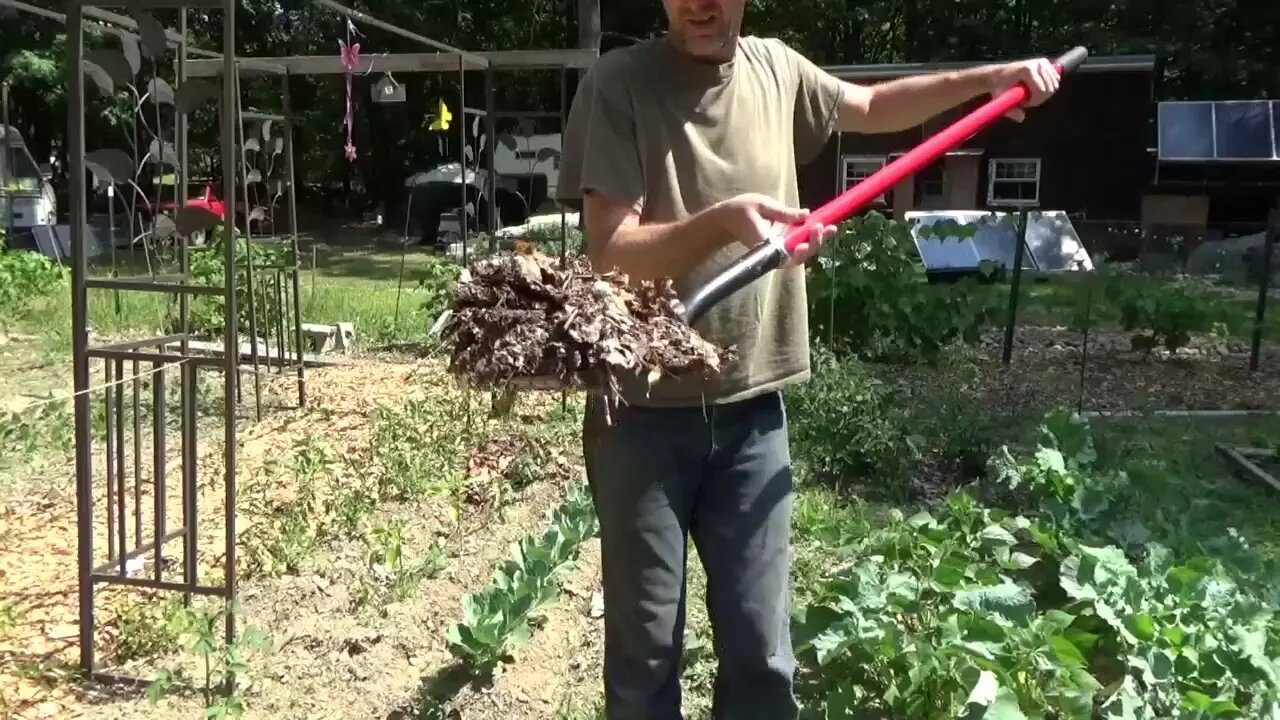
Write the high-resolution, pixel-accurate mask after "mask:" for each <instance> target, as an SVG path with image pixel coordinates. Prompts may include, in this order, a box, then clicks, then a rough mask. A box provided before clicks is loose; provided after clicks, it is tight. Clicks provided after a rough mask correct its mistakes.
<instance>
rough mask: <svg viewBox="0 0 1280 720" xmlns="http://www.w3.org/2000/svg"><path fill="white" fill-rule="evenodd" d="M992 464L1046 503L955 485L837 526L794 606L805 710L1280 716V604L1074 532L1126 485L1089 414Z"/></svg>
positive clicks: (1062, 414) (1175, 559) (1203, 570)
mask: <svg viewBox="0 0 1280 720" xmlns="http://www.w3.org/2000/svg"><path fill="white" fill-rule="evenodd" d="M995 462H996V464H997V465H998V466H999V467H1000V469H1001V473H1000V474H999V475H998V476H997V477H998V478H999V480H998V481H999V482H1002V483H1008V484H1012V485H1015V486H1017V487H1019V488H1020V489H1022V490H1024V491H1026V492H1028V493H1030V495H1031V496H1032V497H1033V498H1034V499H1035V501H1036V503H1035V508H1040V509H1042V510H1040V511H1038V512H1032V513H1029V514H1028V515H1013V514H1010V513H1008V512H1005V511H1002V510H998V509H991V508H987V507H983V506H982V505H981V504H979V503H978V502H977V501H976V500H975V499H974V498H973V497H972V496H971V495H969V494H968V493H956V494H953V495H952V496H951V497H950V498H949V500H948V502H947V503H946V505H945V506H944V507H943V508H941V509H940V511H939V512H938V513H937V514H927V513H919V514H917V515H914V516H912V517H910V518H907V517H904V516H903V514H902V513H901V512H898V511H896V510H895V511H893V512H892V513H891V516H890V518H889V521H888V523H887V524H885V526H884V527H881V528H880V529H878V530H876V531H874V532H871V533H867V534H857V535H843V536H842V538H841V539H842V540H843V542H844V546H843V547H841V548H840V549H839V554H840V555H841V556H843V557H845V558H847V559H846V561H845V562H843V563H838V564H837V566H836V568H835V569H834V570H833V571H832V572H830V573H829V574H828V577H827V578H826V580H825V581H824V582H822V583H821V585H820V587H819V588H818V589H816V590H815V591H814V592H812V593H811V597H812V598H813V599H812V600H811V602H810V603H809V605H808V606H807V607H806V608H805V609H803V610H802V611H800V612H798V613H797V614H796V617H795V633H794V637H795V642H796V648H797V654H798V657H799V658H800V660H801V663H802V667H803V670H802V673H801V677H802V682H801V694H802V697H803V698H804V699H805V701H806V705H807V706H808V709H807V711H806V713H807V716H808V717H815V718H854V717H874V718H889V717H894V718H896V717H983V718H999V719H1004V718H1032V717H1035V718H1060V719H1062V720H1067V719H1072V720H1075V719H1079V720H1093V719H1094V718H1104V719H1115V720H1120V719H1125V720H1129V719H1135V720H1136V719H1137V718H1218V717H1221V718H1244V717H1248V718H1263V717H1266V718H1274V717H1280V661H1278V660H1277V659H1276V658H1277V655H1278V654H1280V626H1277V624H1276V623H1275V622H1274V619H1273V613H1274V610H1275V607H1274V603H1268V602H1265V601H1263V600H1262V599H1261V598H1260V597H1259V596H1257V595H1253V594H1250V593H1249V592H1248V591H1246V590H1245V589H1243V588H1242V587H1241V585H1240V584H1238V583H1237V582H1236V581H1235V580H1234V579H1233V578H1232V577H1231V576H1230V575H1229V573H1228V572H1227V571H1226V570H1225V569H1224V568H1223V567H1222V566H1221V565H1220V564H1219V563H1218V562H1217V561H1215V560H1213V559H1210V558H1209V557H1206V556H1203V555H1195V554H1188V555H1184V556H1181V557H1179V556H1178V555H1177V554H1176V553H1175V552H1173V551H1172V550H1170V549H1169V548H1167V547H1165V546H1163V545H1161V544H1159V543H1154V542H1142V543H1133V544H1131V546H1130V547H1129V548H1128V552H1126V549H1124V548H1121V547H1117V546H1115V545H1109V544H1107V543H1105V542H1085V541H1082V540H1081V539H1080V536H1082V535H1086V534H1088V533H1089V532H1090V529H1091V528H1095V527H1098V526H1101V527H1104V528H1105V527H1110V524H1109V522H1108V520H1109V519H1110V518H1108V516H1107V515H1106V513H1105V512H1103V509H1105V507H1107V506H1108V505H1109V504H1110V503H1108V502H1107V500H1108V499H1109V498H1116V497H1118V496H1119V495H1118V493H1122V492H1123V488H1124V483H1123V473H1121V472H1117V471H1108V470H1106V469H1104V468H1101V467H1099V466H1098V465H1097V452H1096V450H1095V448H1094V444H1093V440H1092V436H1091V434H1090V432H1089V428H1088V425H1087V423H1085V422H1084V421H1083V419H1081V418H1079V417H1078V416H1076V415H1074V414H1073V413H1071V412H1069V411H1065V410H1059V411H1056V412H1054V413H1052V414H1050V415H1049V416H1048V417H1047V418H1046V419H1045V422H1044V424H1043V425H1042V426H1041V434H1040V440H1039V442H1038V444H1037V447H1036V449H1035V451H1034V452H1033V453H1032V454H1031V455H1028V456H1024V457H1018V458H1016V459H1014V456H1013V455H1012V453H1010V452H1005V453H1003V454H1002V456H1001V459H997V461H995Z"/></svg>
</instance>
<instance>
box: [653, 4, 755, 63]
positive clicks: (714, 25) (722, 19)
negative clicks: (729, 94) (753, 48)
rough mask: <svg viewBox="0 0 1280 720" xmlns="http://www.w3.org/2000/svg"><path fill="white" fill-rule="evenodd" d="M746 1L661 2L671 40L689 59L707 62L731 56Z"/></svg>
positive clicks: (740, 27) (740, 26)
mask: <svg viewBox="0 0 1280 720" xmlns="http://www.w3.org/2000/svg"><path fill="white" fill-rule="evenodd" d="M745 3H746V0H662V5H663V7H664V8H665V9H666V11H667V23H668V27H669V32H670V34H671V36H672V37H673V38H674V39H675V40H676V41H677V42H678V44H679V46H680V48H681V49H682V50H684V51H685V52H687V53H689V54H690V55H692V56H694V57H698V58H703V59H706V60H725V59H727V58H730V57H732V56H733V52H734V49H735V47H736V42H737V39H738V33H739V31H740V30H741V29H742V12H743V6H744V4H745Z"/></svg>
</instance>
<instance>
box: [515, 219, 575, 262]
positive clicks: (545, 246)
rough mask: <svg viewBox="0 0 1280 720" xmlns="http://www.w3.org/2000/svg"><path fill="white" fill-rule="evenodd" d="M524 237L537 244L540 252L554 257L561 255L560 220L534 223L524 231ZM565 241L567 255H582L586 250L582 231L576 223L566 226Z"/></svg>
mask: <svg viewBox="0 0 1280 720" xmlns="http://www.w3.org/2000/svg"><path fill="white" fill-rule="evenodd" d="M524 239H526V240H529V241H530V242H532V243H533V244H534V245H536V246H537V247H538V250H539V251H540V252H544V253H546V254H548V255H551V256H554V257H559V256H560V223H558V222H556V223H545V224H541V225H534V226H533V227H531V228H529V230H528V231H526V232H525V233H524ZM564 241H565V255H566V256H569V257H573V256H576V255H581V254H582V253H583V252H584V251H585V250H586V244H585V240H584V238H583V235H582V231H581V230H579V229H578V227H577V226H576V225H572V224H570V225H567V226H566V227H565V232H564Z"/></svg>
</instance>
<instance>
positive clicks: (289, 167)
mask: <svg viewBox="0 0 1280 720" xmlns="http://www.w3.org/2000/svg"><path fill="white" fill-rule="evenodd" d="M281 83H282V88H281V90H282V92H281V96H282V101H283V103H284V113H283V114H284V146H285V157H284V163H285V172H286V173H287V174H286V176H285V182H287V183H289V200H288V202H289V247H290V250H291V251H292V253H293V273H292V275H293V342H294V344H295V345H297V348H298V406H299V407H304V408H305V407H306V406H307V381H306V370H305V365H306V363H305V361H304V360H303V355H302V300H301V298H302V291H301V289H300V281H299V278H298V273H300V272H302V258H301V256H300V255H299V252H298V196H297V193H296V192H295V191H294V167H293V104H292V100H291V99H290V97H289V74H288V73H285V75H284V77H283V79H282V80H281ZM313 252H314V250H313ZM313 257H314V256H313ZM312 265H313V266H314V265H315V263H314V262H313V263H312Z"/></svg>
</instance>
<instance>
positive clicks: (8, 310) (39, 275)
mask: <svg viewBox="0 0 1280 720" xmlns="http://www.w3.org/2000/svg"><path fill="white" fill-rule="evenodd" d="M5 241H6V238H5V233H4V231H2V230H0V326H2V325H3V324H4V323H6V322H11V321H13V320H16V319H18V318H20V317H22V315H23V314H24V313H25V311H26V310H27V307H28V305H29V303H30V301H31V300H32V299H33V298H36V297H40V296H43V295H48V294H50V293H52V292H54V291H55V290H58V289H60V288H63V287H64V286H65V285H66V282H67V279H68V278H69V277H70V272H69V271H68V270H67V269H66V268H64V267H62V266H61V265H59V264H57V263H55V262H54V261H52V260H50V259H49V258H47V257H45V256H44V255H42V254H40V253H38V252H32V251H29V250H8V249H6V247H5Z"/></svg>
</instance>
